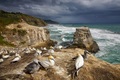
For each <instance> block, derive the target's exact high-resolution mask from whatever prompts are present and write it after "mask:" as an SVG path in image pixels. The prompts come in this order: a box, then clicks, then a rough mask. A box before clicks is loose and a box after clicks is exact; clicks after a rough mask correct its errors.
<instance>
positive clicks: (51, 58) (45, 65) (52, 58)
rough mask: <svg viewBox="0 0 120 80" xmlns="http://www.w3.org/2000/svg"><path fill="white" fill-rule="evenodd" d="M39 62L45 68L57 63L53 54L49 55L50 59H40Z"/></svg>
mask: <svg viewBox="0 0 120 80" xmlns="http://www.w3.org/2000/svg"><path fill="white" fill-rule="evenodd" d="M39 64H40V65H41V67H43V68H45V69H48V68H50V67H52V66H54V65H55V59H54V57H53V56H49V57H48V60H46V61H39Z"/></svg>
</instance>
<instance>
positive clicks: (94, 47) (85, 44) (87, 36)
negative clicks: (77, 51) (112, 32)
mask: <svg viewBox="0 0 120 80" xmlns="http://www.w3.org/2000/svg"><path fill="white" fill-rule="evenodd" d="M73 43H74V45H76V46H77V47H79V48H84V49H86V50H88V51H90V52H92V53H96V52H98V51H99V46H98V44H97V43H96V42H95V41H94V39H93V37H92V35H91V33H90V30H89V28H88V27H80V28H77V29H76V32H75V33H74V39H73Z"/></svg>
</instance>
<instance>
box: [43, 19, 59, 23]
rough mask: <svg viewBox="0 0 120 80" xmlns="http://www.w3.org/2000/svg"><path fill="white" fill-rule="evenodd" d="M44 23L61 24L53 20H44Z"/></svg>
mask: <svg viewBox="0 0 120 80" xmlns="http://www.w3.org/2000/svg"><path fill="white" fill-rule="evenodd" d="M44 21H45V22H46V23H48V24H59V23H58V22H56V21H52V20H44Z"/></svg>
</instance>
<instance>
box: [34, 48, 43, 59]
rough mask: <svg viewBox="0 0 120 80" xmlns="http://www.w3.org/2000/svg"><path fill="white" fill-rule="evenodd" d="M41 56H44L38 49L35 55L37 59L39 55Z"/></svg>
mask: <svg viewBox="0 0 120 80" xmlns="http://www.w3.org/2000/svg"><path fill="white" fill-rule="evenodd" d="M41 54H42V51H41V50H39V49H37V50H36V53H35V56H36V57H37V56H39V55H41Z"/></svg>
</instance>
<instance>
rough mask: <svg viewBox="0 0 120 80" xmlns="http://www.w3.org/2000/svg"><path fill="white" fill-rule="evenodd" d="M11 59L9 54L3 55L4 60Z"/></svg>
mask: <svg viewBox="0 0 120 80" xmlns="http://www.w3.org/2000/svg"><path fill="white" fill-rule="evenodd" d="M9 57H10V55H9V54H7V55H4V54H3V55H2V58H4V59H7V58H9Z"/></svg>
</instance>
